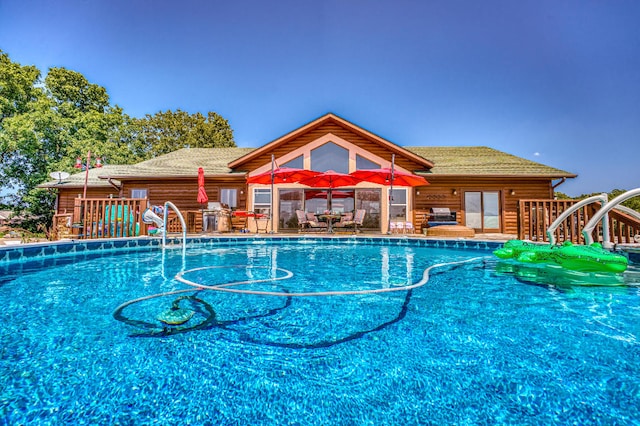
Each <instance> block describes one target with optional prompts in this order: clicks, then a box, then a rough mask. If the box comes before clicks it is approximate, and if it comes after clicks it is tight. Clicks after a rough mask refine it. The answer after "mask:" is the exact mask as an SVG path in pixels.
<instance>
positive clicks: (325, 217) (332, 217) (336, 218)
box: [318, 213, 342, 234]
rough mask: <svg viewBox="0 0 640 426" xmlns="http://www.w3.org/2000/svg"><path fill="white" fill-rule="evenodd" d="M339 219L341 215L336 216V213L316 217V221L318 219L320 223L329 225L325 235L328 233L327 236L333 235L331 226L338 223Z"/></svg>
mask: <svg viewBox="0 0 640 426" xmlns="http://www.w3.org/2000/svg"><path fill="white" fill-rule="evenodd" d="M341 217H342V215H341V214H337V213H330V214H321V215H318V219H320V220H322V221H326V222H327V224H328V225H329V226H328V227H327V233H329V234H332V233H333V224H334V223H336V222H338V221H340V218H341Z"/></svg>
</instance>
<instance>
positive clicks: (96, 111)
mask: <svg viewBox="0 0 640 426" xmlns="http://www.w3.org/2000/svg"><path fill="white" fill-rule="evenodd" d="M1 58H2V59H1V60H0V66H2V69H1V70H0V88H2V90H1V91H0V104H1V105H2V108H3V110H2V121H1V123H0V126H1V127H0V155H1V157H2V164H0V185H1V186H2V188H5V189H8V190H9V191H10V195H9V199H10V203H11V204H12V205H13V206H14V208H15V210H16V211H17V212H20V213H22V214H24V215H25V216H26V217H27V218H33V221H32V222H33V223H31V222H29V223H27V225H33V226H35V224H36V223H37V222H44V223H49V222H50V220H51V217H52V215H53V201H54V200H55V196H54V195H53V194H51V193H50V192H49V191H46V190H41V189H38V188H37V185H39V184H40V183H42V182H44V181H47V180H50V177H49V173H51V172H52V171H69V172H73V171H74V169H73V166H74V164H75V158H76V157H78V156H81V157H83V156H84V155H86V153H87V151H89V150H91V151H92V152H93V153H94V154H98V155H100V154H102V155H104V154H106V153H109V155H110V156H113V157H114V158H117V159H118V160H119V161H120V162H121V163H122V164H126V163H127V162H135V161H136V160H137V159H136V158H135V157H134V156H131V155H130V154H131V151H130V149H129V147H128V146H127V144H126V143H121V142H122V141H121V138H120V137H119V136H120V134H121V133H123V132H126V130H124V129H125V128H126V125H127V122H128V121H129V120H128V117H126V116H125V115H124V114H123V112H122V109H121V108H119V107H117V106H113V107H112V106H111V105H110V104H109V97H108V95H107V93H106V90H105V89H104V88H102V87H100V86H98V85H95V84H90V83H89V82H88V81H87V80H86V78H84V77H83V76H82V75H81V74H79V73H77V72H75V71H69V70H66V69H64V68H52V69H51V70H49V73H48V75H47V77H46V78H45V79H44V81H42V80H41V79H40V73H39V72H38V71H37V70H36V69H35V68H34V67H32V66H27V67H23V66H21V65H20V64H16V63H14V62H11V61H10V59H9V57H8V55H6V54H4V53H3V54H2V55H1ZM18 83H19V84H18ZM5 88H10V90H9V89H7V90H5Z"/></svg>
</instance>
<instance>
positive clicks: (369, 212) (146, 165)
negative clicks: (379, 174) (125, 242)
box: [41, 113, 576, 235]
mask: <svg viewBox="0 0 640 426" xmlns="http://www.w3.org/2000/svg"><path fill="white" fill-rule="evenodd" d="M272 160H273V164H275V166H276V167H293V168H304V169H310V170H317V171H327V170H335V171H337V172H342V173H349V172H353V171H355V170H357V169H375V168H388V167H391V165H392V161H393V166H394V167H395V169H396V170H400V171H403V172H408V173H414V174H416V175H419V176H423V177H425V178H426V180H427V181H428V182H429V185H427V186H419V187H413V188H412V187H400V186H394V187H393V194H392V197H393V204H392V207H391V212H389V210H387V209H388V197H389V190H390V187H389V186H386V185H378V184H373V183H368V182H361V183H359V184H357V185H354V186H353V187H344V188H337V189H334V190H333V191H332V195H331V197H328V195H327V192H328V191H327V189H326V188H324V189H323V188H310V187H307V186H303V185H300V184H295V183H294V184H287V183H281V184H277V185H274V186H273V188H274V193H273V194H272V193H271V185H270V184H266V185H264V184H251V185H249V184H247V178H248V177H249V176H254V175H257V174H260V173H264V172H268V171H270V170H271V168H272ZM199 167H202V168H203V169H204V171H205V189H206V192H207V195H208V197H209V201H218V202H221V203H224V204H226V205H228V206H229V208H230V209H231V210H233V211H238V212H247V211H248V212H256V213H258V214H264V215H268V216H269V217H271V220H273V222H272V223H271V222H269V224H268V226H267V227H266V228H265V229H271V228H272V229H273V230H274V231H275V232H296V231H297V230H298V222H297V218H296V213H295V211H296V210H304V211H310V212H314V213H315V212H320V211H323V210H332V211H339V212H347V211H354V210H356V209H365V210H366V215H365V220H364V223H363V226H362V229H363V230H364V231H370V232H379V233H386V232H387V231H388V230H389V229H390V221H389V219H388V218H389V217H390V218H391V222H399V223H406V222H410V223H412V224H414V225H415V226H414V227H413V229H414V230H415V231H414V232H422V230H423V229H422V228H423V227H424V224H425V223H426V222H427V221H428V220H429V214H430V213H431V212H433V211H434V210H433V209H449V211H450V212H453V217H451V218H450V220H454V221H455V222H456V223H457V224H459V225H463V226H466V227H468V228H471V229H473V230H475V232H476V233H506V234H516V232H517V227H518V213H517V210H518V201H519V200H520V199H523V198H527V199H553V194H554V189H555V188H556V187H557V186H558V185H559V184H561V183H562V182H564V181H565V180H566V179H567V178H573V177H575V176H576V175H575V174H572V173H569V172H566V171H563V170H559V169H556V168H553V167H549V166H546V165H543V164H540V163H536V162H533V161H529V160H526V159H524V158H520V157H516V156H514V155H510V154H507V153H505V152H501V151H498V150H495V149H492V148H488V147H483V146H466V147H423V146H418V147H409V146H400V145H397V144H395V143H393V142H390V141H388V140H386V139H384V138H382V137H380V136H378V135H376V134H374V133H372V132H370V131H368V130H365V129H363V128H361V127H359V126H357V125H355V124H353V123H351V122H349V121H347V120H345V119H343V118H341V117H339V116H337V115H335V114H332V113H329V114H326V115H324V116H322V117H320V118H318V119H316V120H313V121H311V122H310V123H307V124H305V125H303V126H302V127H300V128H297V129H295V130H293V131H291V132H289V133H287V134H285V135H284V136H282V137H279V138H277V139H275V140H273V141H271V142H269V143H267V144H265V145H263V146H261V147H259V148H184V149H180V150H178V151H175V152H172V153H169V154H166V155H162V156H159V157H156V158H153V159H150V160H147V161H143V162H141V163H138V164H135V165H128V166H123V165H105V166H104V167H102V168H93V169H90V170H89V172H88V173H86V174H85V172H81V173H77V174H73V175H71V176H70V177H68V178H67V179H63V180H61V181H52V182H47V183H44V184H42V185H41V187H44V188H50V189H51V190H54V191H56V192H57V200H56V212H55V213H56V218H58V219H60V218H66V221H67V224H69V223H70V222H72V221H73V222H82V220H79V218H78V205H79V200H81V199H82V197H83V191H84V186H85V180H86V193H87V197H86V200H83V201H82V202H83V203H86V202H89V200H99V199H117V200H131V199H134V200H146V204H149V205H162V204H164V203H165V201H171V202H172V203H174V204H175V205H176V206H177V207H178V208H179V209H180V210H181V211H182V212H188V213H189V220H188V222H189V225H188V226H189V228H190V229H189V231H191V232H200V231H202V224H203V222H202V212H203V209H204V206H203V205H202V204H199V203H198V202H197V194H198V186H197V176H198V168H199ZM272 195H273V205H274V207H275V208H274V209H273V211H272V209H271V200H272ZM143 204H145V203H143ZM131 208H132V211H133V209H135V210H136V212H137V213H139V210H140V208H141V207H140V206H137V207H131ZM135 220H137V219H135ZM256 222H257V221H256ZM243 226H246V227H249V228H251V227H252V226H253V227H254V228H253V230H255V226H257V225H255V224H254V225H251V224H249V223H245V224H243ZM145 229H146V228H145ZM219 230H222V229H221V228H220V229H219ZM227 230H231V229H227ZM86 235H88V234H86Z"/></svg>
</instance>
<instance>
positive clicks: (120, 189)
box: [107, 178, 122, 195]
mask: <svg viewBox="0 0 640 426" xmlns="http://www.w3.org/2000/svg"><path fill="white" fill-rule="evenodd" d="M107 182H109V185H111V186H113V187H114V188H115V189H117V190H118V193H120V191H122V186H118V185H117V184H115V183H114V182H113V179H112V178H108V179H107ZM120 195H122V194H120Z"/></svg>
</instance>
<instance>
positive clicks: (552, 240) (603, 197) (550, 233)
mask: <svg viewBox="0 0 640 426" xmlns="http://www.w3.org/2000/svg"><path fill="white" fill-rule="evenodd" d="M598 201H599V202H600V203H601V204H602V206H604V205H605V204H607V201H609V197H608V195H607V194H605V193H602V194H600V195H594V196H591V197H589V198H585V199H584V200H581V201H579V202H577V203H576V204H574V205H572V206H571V207H569V208H568V209H566V210H565V211H564V212H562V214H561V215H560V216H558V217H557V218H556V220H554V221H553V222H552V223H551V225H549V227H548V228H547V238H548V239H549V244H551V245H555V244H556V236H555V231H556V228H557V227H558V226H560V224H561V223H562V222H564V221H565V220H566V219H567V218H568V217H569V216H571V215H572V214H573V213H574V212H576V211H578V209H580V208H582V207H584V206H586V205H589V204H591V203H595V202H598ZM602 230H603V231H602V234H603V236H604V239H605V244H609V218H608V216H607V215H606V214H605V216H604V217H603V219H602Z"/></svg>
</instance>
